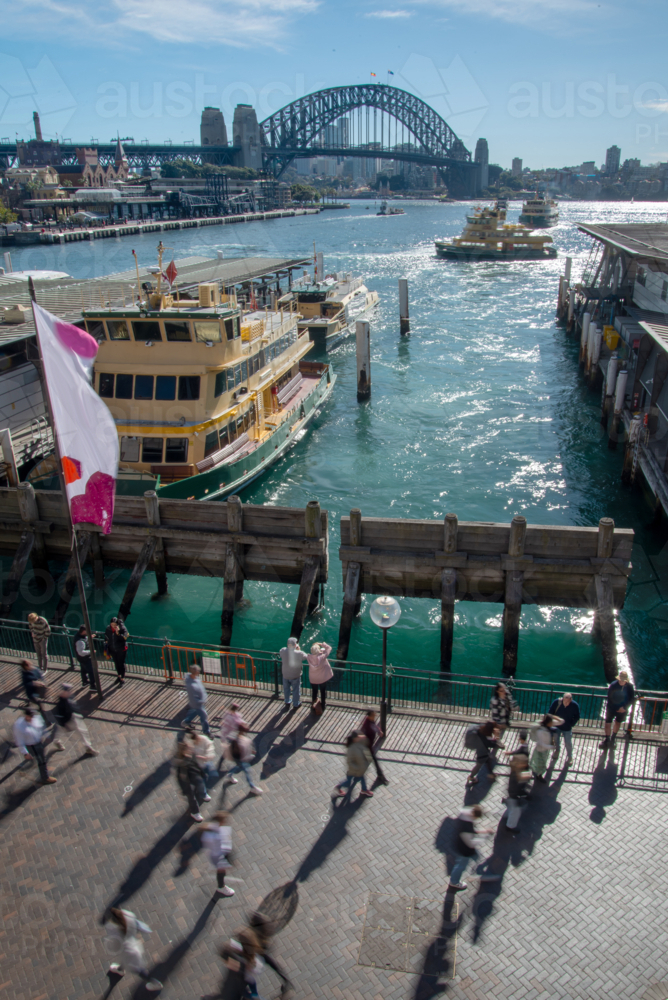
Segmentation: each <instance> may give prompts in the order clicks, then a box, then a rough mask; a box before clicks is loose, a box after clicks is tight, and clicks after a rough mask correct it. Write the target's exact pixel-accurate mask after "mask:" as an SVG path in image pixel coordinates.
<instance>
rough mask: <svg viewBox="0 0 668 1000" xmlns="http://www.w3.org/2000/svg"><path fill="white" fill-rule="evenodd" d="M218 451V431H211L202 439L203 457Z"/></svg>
mask: <svg viewBox="0 0 668 1000" xmlns="http://www.w3.org/2000/svg"><path fill="white" fill-rule="evenodd" d="M214 451H218V431H216V430H213V431H211V433H210V434H207V436H206V437H205V439H204V457H205V458H206V456H207V455H211V454H212V453H213V452H214Z"/></svg>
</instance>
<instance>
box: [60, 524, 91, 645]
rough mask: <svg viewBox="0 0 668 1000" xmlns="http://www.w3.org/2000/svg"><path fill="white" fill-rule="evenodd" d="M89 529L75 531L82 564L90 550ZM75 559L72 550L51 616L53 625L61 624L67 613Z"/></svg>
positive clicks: (72, 592) (75, 565)
mask: <svg viewBox="0 0 668 1000" xmlns="http://www.w3.org/2000/svg"><path fill="white" fill-rule="evenodd" d="M90 535H91V533H90V531H77V532H76V538H77V548H78V552H79V565H80V566H83V564H84V563H85V562H86V559H87V558H88V553H89V551H90V541H91V539H90ZM77 576H78V573H77V559H76V555H75V554H74V552H73V553H72V556H71V558H70V564H69V566H68V568H67V573H66V575H65V581H64V583H63V587H62V589H61V591H60V600H59V601H58V606H57V608H56V613H55V615H54V616H53V621H54V624H55V625H61V624H62V621H63V618H64V617H65V615H66V614H67V609H68V608H69V606H70V601H71V600H72V595H73V594H74V588H75V587H76V586H77Z"/></svg>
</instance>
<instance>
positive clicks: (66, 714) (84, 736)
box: [53, 684, 99, 757]
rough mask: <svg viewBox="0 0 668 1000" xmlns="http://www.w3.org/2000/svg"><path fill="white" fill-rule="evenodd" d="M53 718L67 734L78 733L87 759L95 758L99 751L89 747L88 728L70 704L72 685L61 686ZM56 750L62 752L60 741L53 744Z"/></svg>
mask: <svg viewBox="0 0 668 1000" xmlns="http://www.w3.org/2000/svg"><path fill="white" fill-rule="evenodd" d="M53 717H54V719H55V720H56V723H57V724H58V725H59V726H60V727H61V729H64V730H65V731H66V732H68V733H78V734H79V736H80V737H81V741H82V743H83V745H84V746H85V748H86V754H87V755H88V756H89V757H97V755H98V753H99V751H98V750H95V749H94V747H92V746H91V744H90V741H89V739H88V728H87V726H86V724H85V723H84V721H83V719H82V718H81V716H80V715H77V713H76V711H75V707H74V704H73V702H72V685H71V684H63V685H62V687H61V689H60V696H59V698H58V701H57V702H56V704H55V707H54V709H53ZM54 746H55V748H56V750H64V749H65V747H64V746H63V744H62V743H61V741H60V740H56V742H55V743H54Z"/></svg>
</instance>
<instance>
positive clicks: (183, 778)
mask: <svg viewBox="0 0 668 1000" xmlns="http://www.w3.org/2000/svg"><path fill="white" fill-rule="evenodd" d="M172 763H173V766H174V774H175V775H176V781H177V784H178V786H179V788H180V789H181V792H182V794H183V795H184V796H185V798H186V799H187V800H188V811H189V812H190V815H191V816H192V818H193V819H194V820H195V822H196V823H201V822H202V820H203V818H204V817H203V816H202V814H201V812H200V811H199V810H200V806H199V804H200V802H210V801H211V796H210V795H209V794H208V792H207V790H206V788H205V787H204V777H203V775H202V772H201V770H200V769H199V767H198V765H197V762H196V760H195V758H194V757H193V756H192V753H191V752H190V748H189V747H188V745H187V743H186V742H185V741H184V740H181V742H180V743H178V744H177V747H176V753H175V755H174V760H173V762H172Z"/></svg>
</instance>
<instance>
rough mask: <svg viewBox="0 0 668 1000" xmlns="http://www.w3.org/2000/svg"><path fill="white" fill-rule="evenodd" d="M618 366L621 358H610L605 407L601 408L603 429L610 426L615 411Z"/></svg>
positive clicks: (613, 356)
mask: <svg viewBox="0 0 668 1000" xmlns="http://www.w3.org/2000/svg"><path fill="white" fill-rule="evenodd" d="M618 364H619V358H618V357H617V355H616V354H612V355H611V356H610V360H609V361H608V368H607V371H606V373H605V388H604V389H603V405H602V407H601V426H602V427H607V426H608V421H609V420H610V414H611V412H612V409H613V401H614V394H615V383H616V381H617V365H618Z"/></svg>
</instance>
